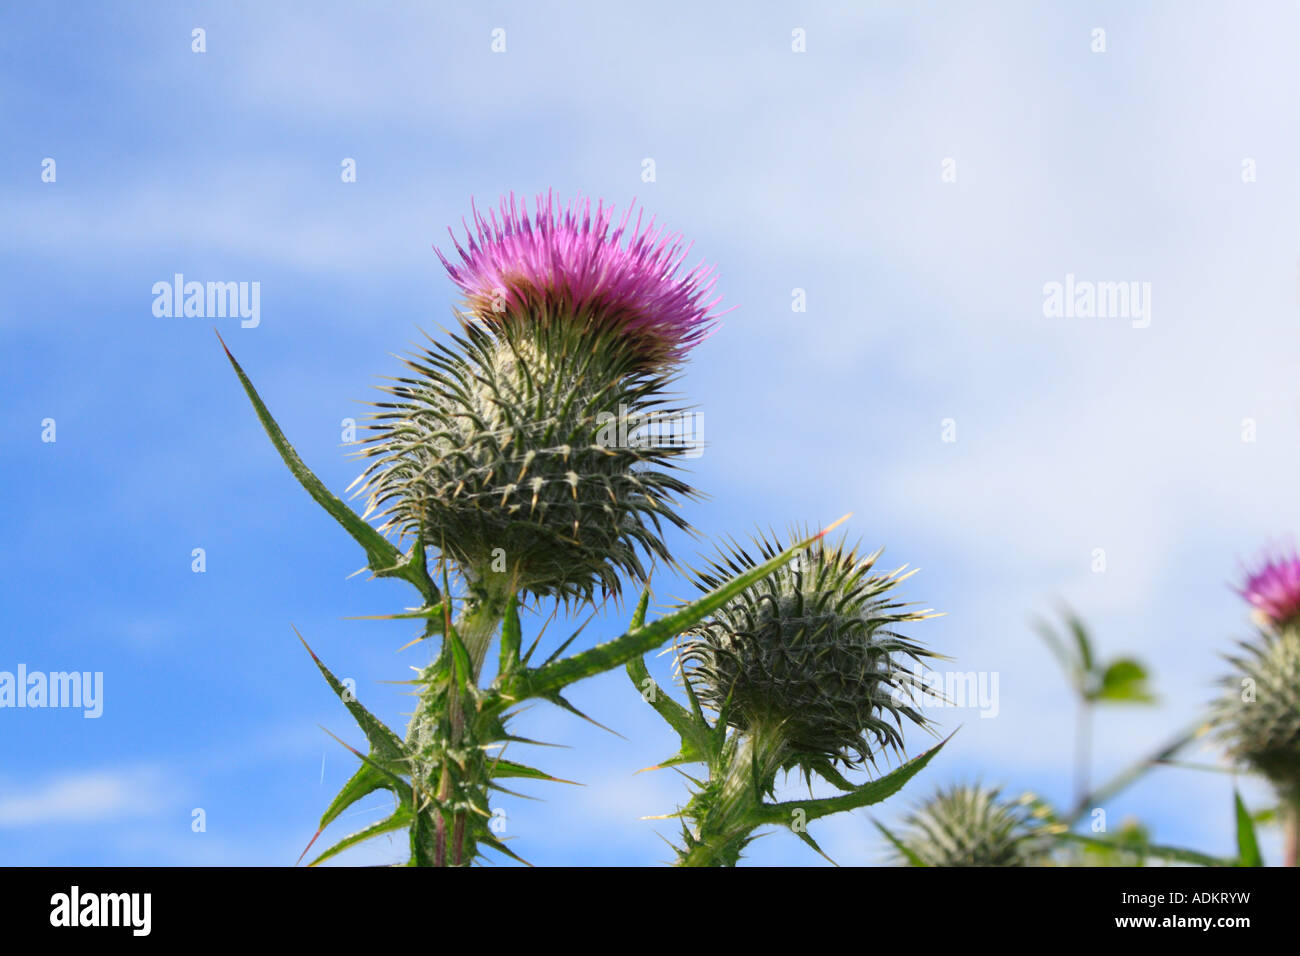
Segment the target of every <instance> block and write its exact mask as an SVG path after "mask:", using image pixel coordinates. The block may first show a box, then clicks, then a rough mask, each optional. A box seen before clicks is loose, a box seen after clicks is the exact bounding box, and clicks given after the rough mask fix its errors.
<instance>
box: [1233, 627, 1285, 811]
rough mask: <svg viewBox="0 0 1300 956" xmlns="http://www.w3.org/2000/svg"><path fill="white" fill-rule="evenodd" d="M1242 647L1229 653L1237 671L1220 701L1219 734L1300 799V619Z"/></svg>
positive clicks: (1241, 757)
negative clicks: (1241, 651) (1234, 653)
mask: <svg viewBox="0 0 1300 956" xmlns="http://www.w3.org/2000/svg"><path fill="white" fill-rule="evenodd" d="M1240 647H1241V648H1242V649H1243V650H1244V651H1245V652H1246V653H1245V654H1244V655H1241V656H1235V657H1229V658H1228V660H1229V662H1230V663H1231V664H1232V665H1233V666H1234V667H1235V668H1236V673H1235V674H1234V675H1233V676H1231V677H1228V678H1225V680H1224V681H1223V683H1224V685H1225V686H1226V687H1227V692H1226V693H1225V694H1224V696H1223V697H1221V698H1220V699H1219V701H1218V703H1217V705H1216V714H1215V716H1216V721H1215V722H1216V724H1217V725H1218V727H1219V732H1220V735H1221V737H1222V738H1223V739H1224V740H1225V742H1226V743H1227V746H1228V750H1229V752H1230V753H1231V754H1232V756H1233V757H1235V758H1237V759H1238V760H1241V761H1243V762H1244V763H1246V764H1247V765H1248V766H1250V767H1252V768H1253V769H1255V770H1257V771H1258V772H1259V773H1262V774H1263V775H1264V776H1265V777H1267V778H1268V779H1269V780H1270V781H1271V782H1272V783H1273V785H1274V786H1276V787H1277V788H1278V790H1279V792H1280V793H1282V794H1283V796H1285V797H1286V798H1287V799H1289V800H1300V624H1294V623H1293V624H1290V625H1288V626H1286V627H1284V628H1282V629H1281V630H1277V631H1274V630H1271V629H1270V630H1265V631H1261V632H1260V635H1259V637H1258V638H1257V639H1256V640H1255V641H1253V642H1242V643H1241V644H1240Z"/></svg>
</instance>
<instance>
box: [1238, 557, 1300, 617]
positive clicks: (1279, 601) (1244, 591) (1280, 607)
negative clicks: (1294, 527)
mask: <svg viewBox="0 0 1300 956" xmlns="http://www.w3.org/2000/svg"><path fill="white" fill-rule="evenodd" d="M1241 596H1242V597H1244V598H1245V599H1246V600H1247V601H1249V602H1250V603H1251V605H1252V606H1253V607H1255V608H1256V610H1258V611H1259V612H1260V613H1262V614H1263V615H1264V616H1265V617H1267V618H1268V619H1269V620H1270V621H1271V622H1272V623H1273V624H1275V625H1277V626H1279V627H1280V626H1281V625H1283V624H1286V623H1288V622H1290V621H1293V620H1295V619H1297V618H1300V556H1298V555H1297V554H1296V552H1295V550H1294V549H1293V550H1292V551H1291V554H1290V555H1285V554H1278V555H1272V556H1267V557H1265V559H1264V561H1263V563H1262V565H1260V566H1259V567H1258V569H1257V570H1255V571H1253V572H1252V573H1250V574H1249V576H1248V577H1247V578H1246V583H1245V584H1244V585H1242V587H1241Z"/></svg>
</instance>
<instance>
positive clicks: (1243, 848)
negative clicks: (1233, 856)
mask: <svg viewBox="0 0 1300 956" xmlns="http://www.w3.org/2000/svg"><path fill="white" fill-rule="evenodd" d="M1232 800H1233V803H1234V804H1235V806H1236V810H1237V859H1238V864H1237V865H1238V866H1263V865H1264V859H1263V857H1261V856H1260V853H1259V841H1258V840H1257V839H1255V822H1254V821H1253V820H1252V819H1251V818H1250V811H1248V810H1247V809H1246V805H1245V804H1244V803H1242V802H1241V794H1240V793H1237V792H1236V791H1233V794H1232Z"/></svg>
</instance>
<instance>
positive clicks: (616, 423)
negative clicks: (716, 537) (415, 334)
mask: <svg viewBox="0 0 1300 956" xmlns="http://www.w3.org/2000/svg"><path fill="white" fill-rule="evenodd" d="M613 335H614V333H612V332H608V331H606V332H600V333H596V332H590V331H584V330H579V329H576V328H574V327H572V326H567V325H544V324H540V325H535V326H526V325H522V324H521V325H508V326H504V327H501V328H499V329H496V330H492V331H489V330H487V329H484V328H481V327H478V326H473V325H467V326H466V327H465V329H464V334H463V335H460V336H454V337H453V339H452V343H451V344H441V343H435V344H434V345H433V346H432V347H431V348H429V349H427V350H425V351H424V352H423V353H421V354H419V355H417V356H414V357H412V358H410V359H409V360H408V361H407V366H408V369H409V372H408V374H407V375H406V376H404V377H402V378H399V379H397V383H396V384H395V385H393V386H390V387H387V388H385V389H384V391H386V392H388V393H389V394H390V395H391V396H392V400H391V401H387V402H378V403H376V405H377V407H378V408H379V411H378V412H377V413H376V414H375V415H374V416H372V418H373V422H372V423H371V424H370V425H369V428H370V429H371V431H372V434H371V436H370V437H369V438H367V439H365V440H364V442H363V443H362V444H363V445H364V446H365V447H364V449H363V450H362V451H361V452H360V454H361V455H363V456H367V457H369V458H370V464H369V465H368V467H367V468H366V470H365V472H364V473H363V474H362V476H361V478H359V479H358V482H360V483H361V492H363V493H365V494H367V495H368V496H369V504H368V508H367V513H368V514H369V513H372V512H377V513H378V514H379V515H380V517H381V518H382V521H383V524H382V529H381V530H384V531H385V532H388V531H396V532H397V533H398V534H399V535H401V536H405V535H419V536H420V537H421V538H422V539H423V541H424V542H425V543H426V544H428V545H429V546H431V547H435V548H439V549H441V551H442V553H443V554H444V555H446V556H447V557H448V558H450V559H451V560H453V561H454V562H455V563H456V565H457V566H458V567H459V568H460V569H461V570H462V571H464V572H465V573H466V574H467V576H468V577H469V578H470V579H471V580H480V581H481V580H484V579H492V578H494V579H495V580H496V581H498V582H500V583H501V584H502V587H501V589H500V590H501V591H502V592H503V593H517V592H519V591H526V592H529V593H531V594H534V595H536V596H539V597H544V596H558V597H560V598H563V599H570V598H577V599H590V598H591V597H592V595H593V592H594V590H595V589H596V588H600V589H601V590H603V591H605V592H607V593H617V592H618V590H619V585H620V580H619V575H620V574H621V573H627V574H630V575H632V576H633V577H635V578H643V577H644V576H645V568H644V567H643V564H642V561H641V558H640V557H639V556H638V552H642V553H645V554H648V555H651V556H654V557H658V558H660V559H663V560H669V556H668V551H667V548H666V546H665V545H664V542H663V541H662V539H661V537H660V534H661V530H662V523H663V522H667V523H668V524H672V525H676V526H677V527H679V528H685V527H686V522H685V521H684V520H683V519H682V518H681V517H679V516H678V514H677V513H676V512H675V511H674V510H673V509H674V505H675V498H676V497H678V496H683V497H690V496H693V495H694V492H693V491H692V490H691V489H690V488H689V486H687V485H686V484H685V483H684V482H682V481H681V480H680V479H678V478H677V477H675V475H674V474H673V473H672V472H673V470H674V461H673V459H674V458H676V457H679V456H680V455H681V454H683V453H684V449H683V448H681V447H676V446H671V445H659V446H656V445H654V444H652V443H650V442H649V441H641V440H638V439H637V435H636V429H635V424H636V423H638V422H644V420H645V418H646V417H647V416H652V415H654V414H665V413H666V412H665V410H664V408H663V404H664V402H665V398H664V395H665V389H666V387H667V386H668V385H669V384H670V380H669V379H667V378H665V377H664V375H663V374H661V373H659V372H655V371H650V370H640V369H638V368H637V367H636V365H635V362H634V360H633V359H632V357H630V356H629V355H627V354H626V353H624V352H622V351H620V350H618V349H616V348H611V347H607V346H609V344H610V339H611V337H612V336H613ZM629 421H631V422H632V423H633V424H632V427H631V428H629V425H628V423H629Z"/></svg>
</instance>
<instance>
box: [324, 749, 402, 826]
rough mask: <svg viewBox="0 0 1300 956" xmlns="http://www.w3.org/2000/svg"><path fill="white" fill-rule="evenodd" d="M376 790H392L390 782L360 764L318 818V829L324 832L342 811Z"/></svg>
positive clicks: (368, 765) (370, 767)
mask: <svg viewBox="0 0 1300 956" xmlns="http://www.w3.org/2000/svg"><path fill="white" fill-rule="evenodd" d="M376 790H392V781H391V780H389V778H388V777H386V776H384V775H383V774H382V773H380V772H379V771H378V770H377V769H376V768H374V767H372V766H371V765H370V764H368V763H362V764H361V766H360V767H358V768H357V772H356V773H354V774H353V775H352V776H351V777H349V778H348V782H347V783H345V784H344V785H343V789H342V790H340V791H339V792H338V795H337V796H335V798H334V799H333V800H332V801H331V802H330V805H329V806H328V807H327V808H326V809H325V813H324V815H323V816H322V817H321V818H320V828H321V829H322V830H324V829H325V828H326V827H327V826H329V825H330V824H331V823H333V822H334V821H335V820H336V819H338V816H339V814H341V813H342V812H343V811H344V810H346V809H347V808H348V807H350V806H352V804H354V803H356V802H357V801H358V800H360V799H361V798H362V797H367V796H369V795H370V794H372V793H374V792H375V791H376Z"/></svg>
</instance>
